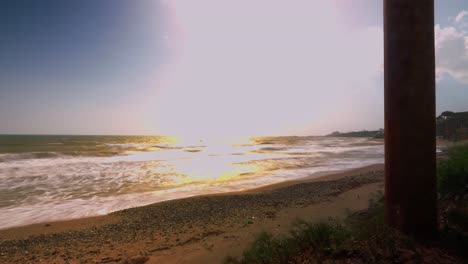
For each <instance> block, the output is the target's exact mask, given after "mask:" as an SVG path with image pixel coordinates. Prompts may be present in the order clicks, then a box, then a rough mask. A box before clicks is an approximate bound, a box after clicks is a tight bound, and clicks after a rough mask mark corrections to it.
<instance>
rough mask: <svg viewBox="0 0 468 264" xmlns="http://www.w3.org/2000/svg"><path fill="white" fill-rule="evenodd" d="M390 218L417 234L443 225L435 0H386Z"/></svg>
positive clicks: (428, 234) (425, 234) (428, 233)
mask: <svg viewBox="0 0 468 264" xmlns="http://www.w3.org/2000/svg"><path fill="white" fill-rule="evenodd" d="M384 32H385V33H384V45H385V52H384V58H385V64H384V67H385V196H386V206H385V207H386V212H385V218H386V222H387V224H389V225H391V226H393V227H396V228H398V229H400V230H402V231H403V232H405V233H408V234H412V235H414V236H416V237H420V238H424V237H432V236H434V235H435V234H436V227H437V210H436V202H437V193H436V153H435V59H434V0H418V1H408V0H385V1H384Z"/></svg>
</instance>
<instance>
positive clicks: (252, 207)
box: [0, 164, 383, 263]
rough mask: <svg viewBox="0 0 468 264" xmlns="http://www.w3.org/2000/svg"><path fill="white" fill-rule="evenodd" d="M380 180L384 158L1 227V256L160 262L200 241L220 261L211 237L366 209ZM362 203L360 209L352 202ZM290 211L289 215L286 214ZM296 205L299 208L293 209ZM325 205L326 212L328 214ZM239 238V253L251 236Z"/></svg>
mask: <svg viewBox="0 0 468 264" xmlns="http://www.w3.org/2000/svg"><path fill="white" fill-rule="evenodd" d="M382 182H383V164H375V165H370V166H365V167H362V168H357V169H350V170H344V171H328V172H321V173H320V172H318V173H314V174H311V175H309V176H308V177H305V178H302V179H298V180H291V181H285V182H280V183H276V184H272V185H267V186H263V187H259V188H255V189H249V190H245V191H238V192H229V193H217V194H207V195H201V196H193V197H188V198H180V199H176V200H169V201H164V202H159V203H154V204H150V205H146V206H141V207H135V208H129V209H125V210H121V211H116V212H113V213H110V214H108V215H105V216H97V217H91V218H80V219H75V220H65V221H56V222H45V223H40V224H33V225H27V226H20V227H13V228H8V229H3V230H0V253H1V254H2V255H0V260H4V261H7V260H8V261H9V262H11V263H19V262H28V261H33V260H36V259H37V258H39V259H41V260H44V261H45V262H44V263H62V262H61V261H70V260H77V259H80V260H83V259H84V260H87V261H98V260H99V261H100V262H101V263H119V262H121V261H124V260H128V259H131V258H132V257H136V256H140V257H141V256H143V257H144V258H148V260H149V262H147V263H152V262H151V261H153V260H156V259H158V260H159V261H161V258H163V257H164V256H166V255H167V254H168V252H174V253H173V254H175V255H178V254H179V253H178V251H180V250H182V249H186V248H187V247H188V248H200V247H201V248H202V249H201V250H200V249H197V250H195V251H194V252H196V254H198V253H200V252H205V251H206V252H205V253H211V254H208V255H207V256H216V257H218V259H219V257H221V256H219V254H220V252H218V253H217V254H214V255H213V252H214V251H213V250H212V249H213V247H214V244H210V243H208V242H206V241H207V240H213V239H214V240H217V239H221V240H222V241H218V242H217V243H216V247H219V246H222V245H228V244H229V243H227V242H229V241H231V242H232V240H234V241H237V240H239V239H240V240H242V241H245V240H246V239H241V237H242V235H239V234H244V233H245V232H246V230H250V229H254V230H257V231H260V230H261V229H260V228H259V226H261V225H263V224H271V223H274V224H275V225H276V226H277V227H278V229H281V230H283V229H284V228H286V226H288V225H289V224H290V223H291V222H292V221H293V220H294V218H295V217H301V214H302V211H304V212H307V211H310V210H312V212H315V213H313V215H315V216H317V215H322V216H323V217H325V218H326V217H329V216H340V215H343V214H344V211H345V210H344V208H341V209H340V210H338V209H333V206H330V208H331V209H327V208H328V207H329V206H327V207H324V204H329V203H331V202H332V203H337V204H343V206H344V205H346V208H350V209H359V208H361V207H363V206H365V207H367V201H368V199H365V197H369V195H370V193H371V192H375V191H376V190H378V189H381V188H382V187H383V184H382ZM360 188H361V189H362V188H364V189H363V190H364V191H362V192H363V193H362V194H357V196H353V197H354V198H353V199H354V200H353V199H349V201H346V200H347V199H345V201H341V200H340V199H339V197H340V195H344V194H346V193H348V192H353V190H357V189H360ZM366 188H367V189H366ZM358 193H359V192H358ZM360 195H362V197H363V198H362V199H360V198H359V197H360ZM356 199H357V200H356ZM357 205H359V206H357ZM356 206H357V207H359V208H353V207H356ZM309 207H310V208H309ZM318 207H319V208H321V209H320V210H318V209H317V208H318ZM307 208H309V209H307ZM311 208H315V209H311ZM314 210H315V211H314ZM285 211H286V212H289V213H286V214H284V212H285ZM292 211H294V212H296V213H295V214H293V215H291V212H292ZM325 211H326V212H327V213H323V212H325ZM338 211H339V212H338ZM324 214H325V215H324ZM302 217H304V215H302ZM251 222H252V223H251ZM277 222H281V223H279V224H277ZM278 225H279V226H278ZM280 226H281V228H280ZM283 231H286V229H284V230H283ZM249 232H250V233H249ZM229 233H232V235H231V236H234V237H233V238H231V239H230V236H229V235H226V234H229ZM247 233H248V234H249V235H248V236H250V237H252V236H253V235H254V232H253V231H252V230H251V231H248V232H247ZM244 235H245V234H244ZM246 236H247V235H246ZM226 237H227V238H226ZM247 240H248V239H247ZM225 242H226V243H225ZM237 242H239V245H237V249H238V251H239V249H240V248H242V246H243V245H244V246H245V242H241V241H237ZM207 243H208V244H207ZM229 248H236V247H232V246H230V247H229ZM240 252H241V250H240V251H239V252H237V254H238V253H240ZM221 253H224V252H221ZM225 254H226V255H227V254H231V253H230V252H225ZM234 254H236V253H234ZM185 256H190V254H189V255H187V254H185ZM201 256H202V257H203V254H202V255H201ZM99 261H98V263H99ZM165 261H166V262H167V260H165ZM161 262H162V261H161ZM39 263H40V262H39ZM71 263H72V262H71ZM77 263H79V262H77ZM122 263H123V262H122ZM142 263H143V262H142ZM174 263H179V262H174Z"/></svg>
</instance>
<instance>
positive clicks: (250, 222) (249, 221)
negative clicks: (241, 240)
mask: <svg viewBox="0 0 468 264" xmlns="http://www.w3.org/2000/svg"><path fill="white" fill-rule="evenodd" d="M254 219H255V217H254V216H252V217H250V218H249V220H247V224H253V223H254Z"/></svg>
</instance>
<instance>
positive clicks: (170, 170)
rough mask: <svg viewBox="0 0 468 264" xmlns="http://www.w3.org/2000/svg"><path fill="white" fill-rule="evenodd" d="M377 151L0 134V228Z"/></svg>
mask: <svg viewBox="0 0 468 264" xmlns="http://www.w3.org/2000/svg"><path fill="white" fill-rule="evenodd" d="M383 161H384V147H383V141H382V140H380V139H370V138H335V137H252V138H242V139H218V140H206V139H204V140H190V141H188V140H184V139H182V138H175V137H166V136H67V135H65V136H34V135H3V136H2V135H0V229H2V228H8V227H13V226H21V225H27V224H32V223H39V222H44V221H53V220H64V219H73V218H81V217H87V216H96V215H103V214H108V213H110V212H113V211H117V210H121V209H125V208H130V207H135V206H142V205H147V204H151V203H155V202H160V201H164V200H170V199H177V198H183V197H190V196H194V195H202V194H210V193H223V192H232V191H241V190H247V189H252V188H256V187H260V186H264V185H268V184H273V183H277V182H282V181H287V180H294V179H299V178H303V177H310V176H311V175H313V174H314V173H316V172H324V171H334V170H343V169H351V168H357V167H362V166H365V165H370V164H376V163H383Z"/></svg>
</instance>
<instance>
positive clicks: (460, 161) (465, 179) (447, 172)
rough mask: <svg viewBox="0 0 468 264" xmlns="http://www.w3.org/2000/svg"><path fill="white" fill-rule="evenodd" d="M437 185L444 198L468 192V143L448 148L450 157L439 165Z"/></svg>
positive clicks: (461, 195)
mask: <svg viewBox="0 0 468 264" xmlns="http://www.w3.org/2000/svg"><path fill="white" fill-rule="evenodd" d="M437 187H438V192H439V195H440V196H441V197H443V198H447V196H452V197H456V196H460V197H463V196H464V195H466V194H468V145H466V144H465V145H456V146H453V147H451V148H449V149H448V158H447V159H445V160H441V161H440V162H439V164H438V167H437Z"/></svg>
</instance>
